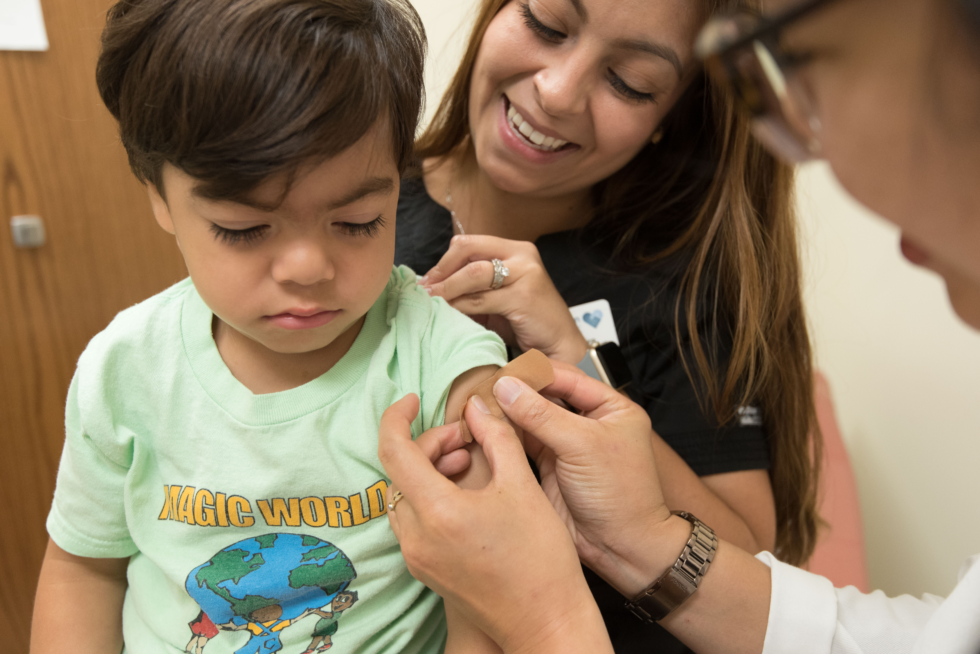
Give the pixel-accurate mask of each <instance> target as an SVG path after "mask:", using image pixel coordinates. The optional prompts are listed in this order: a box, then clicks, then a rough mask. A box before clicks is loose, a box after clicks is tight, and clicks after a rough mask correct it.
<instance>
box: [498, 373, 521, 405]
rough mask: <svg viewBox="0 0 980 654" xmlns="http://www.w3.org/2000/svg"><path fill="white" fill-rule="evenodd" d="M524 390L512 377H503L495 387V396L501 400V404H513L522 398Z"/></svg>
mask: <svg viewBox="0 0 980 654" xmlns="http://www.w3.org/2000/svg"><path fill="white" fill-rule="evenodd" d="M523 392H524V391H523V389H522V388H521V386H520V384H518V383H517V382H516V381H514V379H513V378H512V377H501V378H500V379H498V380H497V383H496V384H494V385H493V394H494V395H495V396H496V397H497V399H498V400H500V403H501V404H507V405H510V404H513V403H514V400H516V399H517V398H518V397H520V395H521V393H523Z"/></svg>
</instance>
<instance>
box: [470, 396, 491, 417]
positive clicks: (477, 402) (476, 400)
mask: <svg viewBox="0 0 980 654" xmlns="http://www.w3.org/2000/svg"><path fill="white" fill-rule="evenodd" d="M470 402H472V403H473V406H475V407H476V408H477V409H479V410H480V413H490V408H489V407H488V406H487V403H486V402H484V401H483V398H482V397H480V396H479V395H474V396H473V397H471V398H470Z"/></svg>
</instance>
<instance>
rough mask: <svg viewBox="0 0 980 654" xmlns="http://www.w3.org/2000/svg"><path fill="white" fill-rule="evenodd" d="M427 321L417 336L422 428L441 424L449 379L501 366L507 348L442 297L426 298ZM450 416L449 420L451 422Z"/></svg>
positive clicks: (448, 389)
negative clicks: (473, 370) (483, 368)
mask: <svg viewBox="0 0 980 654" xmlns="http://www.w3.org/2000/svg"><path fill="white" fill-rule="evenodd" d="M415 292H417V293H422V294H423V295H425V301H426V302H427V303H429V305H430V313H429V321H428V325H427V326H426V329H425V332H424V333H423V335H422V338H421V357H420V362H421V370H420V376H421V380H420V381H421V383H420V391H421V393H420V398H419V399H420V404H421V409H420V412H419V413H420V417H421V420H422V424H421V428H422V430H423V431H424V430H426V429H430V428H432V427H438V426H440V425H442V424H443V422H444V419H445V412H446V401H447V400H448V399H449V391H450V389H451V388H452V385H453V382H454V381H455V380H456V378H457V377H459V376H460V375H462V374H463V373H465V372H467V371H469V370H472V369H473V368H479V367H480V366H498V367H499V366H503V365H505V364H506V363H507V351H506V349H505V347H504V343H503V341H502V340H500V337H499V336H497V335H496V334H495V333H493V332H491V331H489V330H487V329H484V328H483V327H482V326H480V325H479V324H477V323H476V322H474V321H473V320H472V319H471V318H470V317H469V316H466V315H464V314H462V313H460V312H459V311H457V310H456V309H453V308H452V307H451V306H449V305H448V304H447V303H446V302H445V300H443V299H442V298H429V297H428V295H426V294H425V291H423V290H422V289H418V290H417V291H415ZM455 420H456V418H455V417H450V418H449V422H454V421H455Z"/></svg>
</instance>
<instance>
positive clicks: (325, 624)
mask: <svg viewBox="0 0 980 654" xmlns="http://www.w3.org/2000/svg"><path fill="white" fill-rule="evenodd" d="M356 601H357V591H356V590H355V591H350V592H345V593H337V595H336V596H335V597H334V598H333V601H332V602H331V603H330V604H328V605H327V606H324V607H323V608H322V609H314V610H313V613H315V614H317V615H318V616H320V619H319V620H317V623H316V625H315V626H314V627H313V640H312V641H310V645H309V647H307V648H306V649H305V650H303V654H312V653H313V652H314V651H317V652H326V651H327V650H328V649H330V648H331V647H333V641H332V640H331V639H332V638H333V636H334V634H336V633H337V629H338V628H339V625H338V624H337V622H338V621H339V620H340V614H341V612H343V611H345V610H347V609H349V608H350V607H351V606H353V605H354V602H356ZM328 608H329V609H330V610H327V609H328Z"/></svg>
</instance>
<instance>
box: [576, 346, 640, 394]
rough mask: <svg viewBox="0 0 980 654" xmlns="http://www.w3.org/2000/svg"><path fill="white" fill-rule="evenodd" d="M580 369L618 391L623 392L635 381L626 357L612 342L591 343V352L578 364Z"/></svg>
mask: <svg viewBox="0 0 980 654" xmlns="http://www.w3.org/2000/svg"><path fill="white" fill-rule="evenodd" d="M578 369H579V370H581V371H582V372H584V373H585V374H586V375H588V376H589V377H592V378H593V379H598V380H599V381H601V382H602V383H604V384H607V385H609V386H612V387H613V388H615V389H617V390H622V389H623V388H624V387H625V386H626V385H627V384H629V383H630V382H631V381H633V373H632V372H630V367H629V364H627V363H626V357H624V356H623V353H622V352H621V351H620V349H619V346H618V345H616V343H614V342H612V341H610V342H608V343H602V344H601V345H600V344H599V343H598V341H589V350H588V352H586V353H585V356H584V357H582V360H581V361H579V362H578Z"/></svg>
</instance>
